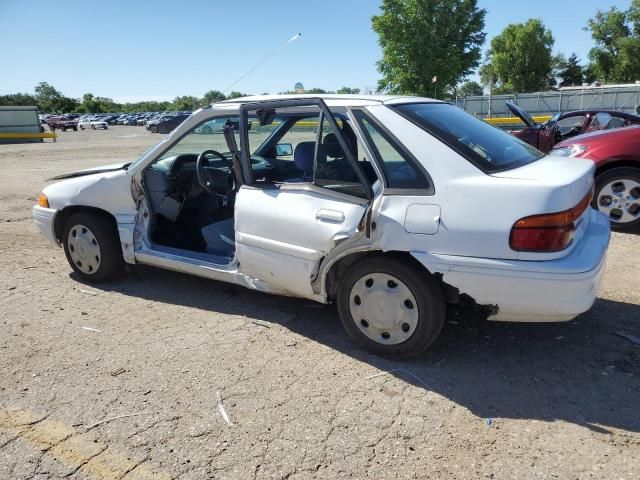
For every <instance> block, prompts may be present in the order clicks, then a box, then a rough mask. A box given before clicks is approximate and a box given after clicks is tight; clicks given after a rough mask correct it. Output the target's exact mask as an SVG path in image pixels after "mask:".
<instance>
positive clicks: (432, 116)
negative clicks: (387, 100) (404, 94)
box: [391, 103, 544, 173]
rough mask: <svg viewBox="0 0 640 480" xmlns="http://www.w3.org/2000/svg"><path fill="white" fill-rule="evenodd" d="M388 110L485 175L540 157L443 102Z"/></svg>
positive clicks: (407, 105)
mask: <svg viewBox="0 0 640 480" xmlns="http://www.w3.org/2000/svg"><path fill="white" fill-rule="evenodd" d="M391 108H392V109H394V110H396V111H397V112H399V113H400V114H401V115H403V116H404V117H405V118H407V119H408V120H410V121H411V122H413V123H414V124H416V125H417V126H419V127H420V128H422V129H423V130H425V131H427V132H428V133H430V134H431V135H433V136H434V137H436V138H438V139H439V140H440V141H442V142H443V143H445V144H446V145H448V146H449V147H450V148H452V149H453V150H455V151H457V152H458V153H459V154H460V155H462V156H463V157H465V158H466V159H467V160H469V161H470V162H471V163H473V164H474V165H476V166H477V167H478V168H480V169H481V170H482V171H484V172H486V173H493V172H498V171H503V170H509V169H511V168H517V167H520V166H522V165H526V164H528V163H531V162H534V161H536V160H538V159H540V158H542V157H543V156H544V154H543V153H542V152H540V151H539V150H537V149H535V148H534V147H532V146H530V145H529V144H527V143H525V142H523V141H522V140H520V139H518V138H516V137H514V136H513V135H510V134H508V133H506V132H504V131H502V130H500V129H498V128H496V127H493V126H491V125H489V124H488V123H486V122H484V121H482V120H480V119H478V118H476V117H474V116H473V115H470V114H468V113H467V112H465V111H464V110H462V109H460V108H458V107H454V106H453V105H450V104H447V103H409V104H400V105H394V106H392V107H391ZM425 153H428V152H425Z"/></svg>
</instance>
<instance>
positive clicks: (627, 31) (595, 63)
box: [586, 0, 640, 82]
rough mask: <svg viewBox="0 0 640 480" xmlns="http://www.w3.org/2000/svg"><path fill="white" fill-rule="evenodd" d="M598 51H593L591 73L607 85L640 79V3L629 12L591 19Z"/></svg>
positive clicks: (612, 12) (602, 14)
mask: <svg viewBox="0 0 640 480" xmlns="http://www.w3.org/2000/svg"><path fill="white" fill-rule="evenodd" d="M586 30H589V31H590V32H591V37H592V38H593V40H594V41H595V47H594V48H592V49H591V50H590V51H589V60H590V61H591V65H590V70H591V72H592V73H593V75H595V76H596V77H597V79H599V80H602V81H604V82H633V81H635V80H639V79H640V0H632V2H631V6H630V7H629V9H628V10H625V11H620V10H618V9H617V8H616V7H611V8H610V9H609V10H607V11H606V12H602V11H598V12H597V13H596V15H595V17H593V18H591V19H589V21H588V23H587V27H586Z"/></svg>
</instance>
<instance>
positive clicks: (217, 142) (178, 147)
mask: <svg viewBox="0 0 640 480" xmlns="http://www.w3.org/2000/svg"><path fill="white" fill-rule="evenodd" d="M216 120H217V121H218V122H224V123H225V124H226V123H227V122H230V123H231V124H233V123H234V122H235V124H236V125H240V123H239V119H238V117H237V116H233V117H231V116H227V117H217V118H216ZM212 121H213V120H207V121H206V122H203V123H201V124H200V125H198V126H197V127H195V128H192V129H191V130H190V131H189V133H187V134H186V135H184V136H183V137H182V138H181V139H180V140H179V141H178V143H176V144H175V145H174V146H173V147H171V148H170V149H169V150H167V151H166V152H164V153H163V154H162V156H160V158H159V159H158V160H162V159H164V158H169V157H173V156H175V155H181V154H184V153H193V154H196V155H200V154H201V153H202V152H204V151H205V150H215V151H217V152H220V153H224V152H228V151H229V148H228V147H227V142H226V141H225V139H224V135H222V134H220V133H221V132H215V134H213V133H212V134H210V133H207V132H205V131H203V130H204V128H203V127H204V126H205V125H208V124H211V122H212ZM236 141H237V142H239V141H240V140H239V137H238V134H237V130H236Z"/></svg>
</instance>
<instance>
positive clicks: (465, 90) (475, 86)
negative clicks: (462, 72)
mask: <svg viewBox="0 0 640 480" xmlns="http://www.w3.org/2000/svg"><path fill="white" fill-rule="evenodd" d="M483 93H484V91H483V90H482V85H480V84H479V83H478V82H474V81H472V80H469V81H467V82H464V83H463V84H462V85H461V86H460V88H459V89H458V95H459V96H461V97H469V96H471V95H482V94H483Z"/></svg>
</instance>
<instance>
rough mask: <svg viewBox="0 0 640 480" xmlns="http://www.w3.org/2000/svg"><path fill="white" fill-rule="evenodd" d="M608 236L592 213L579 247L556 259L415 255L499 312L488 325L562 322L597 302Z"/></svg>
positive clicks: (605, 225)
mask: <svg viewBox="0 0 640 480" xmlns="http://www.w3.org/2000/svg"><path fill="white" fill-rule="evenodd" d="M610 235H611V227H610V223H609V219H608V218H607V217H606V216H605V215H603V214H601V213H600V212H598V211H596V210H592V211H591V218H590V222H589V226H588V228H587V231H586V232H585V234H584V237H583V238H582V239H581V240H580V243H579V244H578V245H576V247H575V248H574V249H573V250H572V251H571V253H570V254H569V255H567V256H566V257H563V258H559V259H557V260H549V261H522V260H496V259H483V258H472V257H459V256H450V255H433V254H428V253H413V256H414V257H415V258H417V259H418V260H419V261H420V262H421V263H422V264H423V265H425V266H426V267H427V268H428V269H429V270H430V271H431V272H434V273H435V272H438V273H441V274H442V279H443V281H444V282H446V283H447V284H449V285H452V286H454V287H456V288H457V289H458V290H459V291H460V293H465V294H467V295H469V296H471V297H472V298H473V299H474V300H475V301H476V302H477V303H478V304H480V305H491V306H495V307H497V308H496V311H495V313H493V314H492V315H490V316H489V320H499V321H511V322H561V321H567V320H571V319H572V318H575V317H576V316H577V315H579V314H581V313H583V312H586V311H587V310H589V309H590V308H591V306H592V305H593V303H594V302H595V299H596V295H597V293H598V289H599V287H600V283H601V281H602V275H603V273H604V266H605V262H606V254H607V247H608V246H609V238H610Z"/></svg>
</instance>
